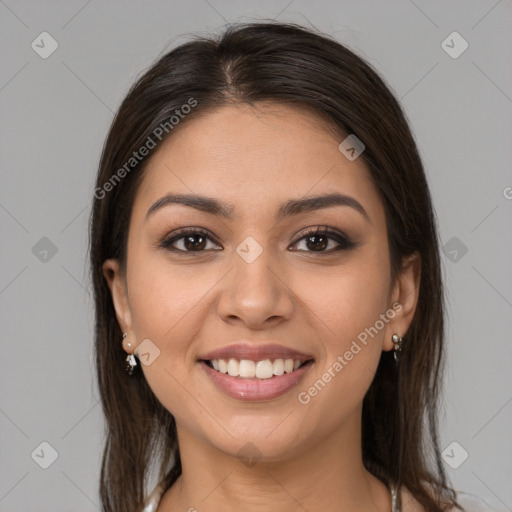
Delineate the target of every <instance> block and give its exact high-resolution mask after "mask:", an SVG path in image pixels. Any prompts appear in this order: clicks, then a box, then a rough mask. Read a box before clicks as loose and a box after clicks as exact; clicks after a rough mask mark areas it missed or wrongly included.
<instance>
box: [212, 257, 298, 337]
mask: <svg viewBox="0 0 512 512" xmlns="http://www.w3.org/2000/svg"><path fill="white" fill-rule="evenodd" d="M240 254H242V253H240ZM240 254H239V253H236V254H234V255H233V268H232V270H231V272H230V273H229V275H228V276H226V277H227V278H226V280H225V281H224V286H223V288H222V290H221V292H220V295H221V296H220V299H219V302H218V306H217V307H218V314H219V316H220V317H221V318H222V319H223V320H224V321H225V322H229V323H233V324H235V323H238V324H241V325H243V326H245V327H247V328H250V329H264V328H268V327H270V326H276V325H278V324H279V323H281V322H283V321H286V320H289V319H290V318H291V317H292V314H293V311H294V307H295V304H296V301H295V300H294V297H293V291H292V290H291V288H290V287H289V285H288V283H287V282H286V281H287V279H286V277H287V276H286V272H285V271H284V270H283V268H282V266H281V264H280V262H279V261H277V259H276V256H275V255H274V254H273V253H272V251H270V250H265V249H264V250H263V251H262V252H261V254H260V255H259V256H258V257H257V258H256V259H254V260H253V261H251V258H248V259H245V258H244V257H242V256H240Z"/></svg>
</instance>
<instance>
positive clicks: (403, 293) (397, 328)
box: [383, 251, 421, 351]
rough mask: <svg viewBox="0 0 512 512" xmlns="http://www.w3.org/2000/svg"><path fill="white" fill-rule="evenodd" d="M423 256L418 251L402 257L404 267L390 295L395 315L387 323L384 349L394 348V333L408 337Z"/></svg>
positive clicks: (418, 288) (415, 303)
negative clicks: (392, 339) (392, 338)
mask: <svg viewBox="0 0 512 512" xmlns="http://www.w3.org/2000/svg"><path fill="white" fill-rule="evenodd" d="M420 278H421V256H420V254H419V253H418V252H417V251H416V252H414V253H413V254H411V255H409V256H404V257H403V258H402V268H401V270H400V272H399V274H398V276H397V278H396V282H395V284H394V286H393V290H392V292H391V295H390V302H389V306H388V307H389V308H390V309H391V310H393V311H395V316H394V318H393V319H392V320H390V321H389V323H388V324H387V325H386V332H385V338H384V344H383V350H386V351H388V350H393V348H394V347H393V342H392V341H391V337H392V336H393V334H398V335H399V336H403V337H406V333H407V330H408V329H409V326H410V325H411V322H412V319H413V318H414V313H415V311H416V305H417V304H418V297H419V292H420Z"/></svg>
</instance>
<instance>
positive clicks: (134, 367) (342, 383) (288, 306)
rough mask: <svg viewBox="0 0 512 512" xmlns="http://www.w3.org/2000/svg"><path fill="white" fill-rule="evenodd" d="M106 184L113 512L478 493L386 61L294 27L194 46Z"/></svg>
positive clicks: (97, 267)
mask: <svg viewBox="0 0 512 512" xmlns="http://www.w3.org/2000/svg"><path fill="white" fill-rule="evenodd" d="M94 196H95V199H94V205H93V211H92V216H91V231H90V236H91V270H92V278H93V282H94V291H95V306H96V330H95V336H96V365H97V371H98V379H99V388H100V391H101V400H102V405H103V410H104V414H105V416H106V420H107V427H108V429H107V437H106V445H105V450H104V455H103V462H102V471H101V479H100V494H101V500H102V507H103V510H104V511H127V510H141V509H142V508H143V507H145V508H144V510H146V511H149V510H151V511H156V510H158V512H163V511H174V510H189V511H192V510H200V511H216V510H223V511H227V510H244V511H249V512H250V511H255V510H274V509H275V510H277V509H279V510H280V511H292V510H299V509H301V510H307V511H309V512H315V511H317V510H323V511H326V510H333V511H334V510H351V511H363V510H364V511H366V512H368V511H389V510H402V511H403V512H412V511H420V510H428V511H441V510H449V509H455V508H458V509H461V507H460V504H462V500H461V501H459V502H457V498H458V497H457V495H456V493H455V491H454V490H453V489H451V487H450V486H449V484H448V482H447V477H446V475H445V473H444V469H443V463H442V460H441V458H440V455H439V454H440V446H439V444H438V427H437V410H438V400H439V393H440V386H441V377H442V368H443V353H444V348H443V339H444V320H443V311H444V306H443V288H442V280H441V272H440V259H439V249H438V238H437V236H438V235H437V231H436V223H435V217H434V212H433V208H432V203H431V198H430V194H429V190H428V185H427V181H426V177H425V173H424V170H423V167H422V163H421V161H420V158H419V155H418V151H417V148H416V145H415V142H414V140H413V137H412V135H411V132H410V130H409V127H408V125H407V121H406V119H405V117H404V114H403V113H402V111H401V108H400V106H399V104H398V103H397V101H396V99H395V98H394V97H393V95H392V94H391V92H390V91H389V90H388V88H387V87H386V85H385V84H384V83H383V81H382V79H381V78H379V76H378V75H377V73H376V72H375V71H374V70H373V69H372V68H371V67H370V66H369V65H368V64H367V63H365V62H364V61H363V60H361V58H359V57H357V56H356V55H355V54H354V53H352V52H351V51H350V50H348V49H347V48H345V47H344V46H342V45H340V44H339V43H337V42H336V41H334V40H331V39H330V38H328V37H326V36H323V35H320V34H315V33H313V32H311V31H309V30H306V29H304V28H303V27H300V26H297V25H285V24H278V23H256V24H249V25H239V26H232V27H230V28H229V29H227V30H226V31H225V33H224V34H223V35H222V36H221V37H219V38H218V39H215V38H212V39H204V38H197V39H195V40H194V41H191V42H189V43H186V44H184V45H181V46H180V47H178V48H176V49H174V50H173V51H171V52H169V53H167V54H166V55H164V56H163V57H162V58H161V59H160V60H159V61H158V62H157V63H156V64H154V65H153V66H152V67H151V69H149V71H147V72H146V73H145V74H144V76H142V77H141V78H140V79H139V80H138V81H137V83H136V84H135V85H134V86H133V87H132V89H131V90H130V92H129V94H128V95H127V97H126V98H125V100H124V101H123V103H122V105H121V106H120V108H119V111H118V113H117V115H116V117H115V119H114V121H113V124H112V127H111V129H110V132H109V135H108V138H107V140H106V143H105V147H104V150H103V154H102V158H101V162H100V166H99V171H98V176H97V182H96V190H95V193H94ZM135 356H137V358H135ZM125 358H126V371H125V368H124V361H125ZM154 478H156V480H154ZM151 479H153V480H154V481H153V483H151ZM156 481H157V482H158V485H157V486H156V488H154V491H153V492H152V493H151V495H150V496H149V497H148V494H150V492H149V491H151V490H152V488H153V487H154V483H155V482H156ZM474 510H476V509H474Z"/></svg>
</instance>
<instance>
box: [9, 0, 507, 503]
mask: <svg viewBox="0 0 512 512" xmlns="http://www.w3.org/2000/svg"><path fill="white" fill-rule="evenodd" d="M511 15H512V3H511V2H510V0H501V1H496V0H485V1H483V0H482V1H467V0H464V1H462V0H460V1H452V2H445V1H429V2H427V1H420V0H415V1H412V0H395V1H392V2H381V1H378V0H375V1H364V2H361V1H355V0H354V1H341V2H340V1H338V2H334V1H327V0H323V1H319V0H316V1H314V2H306V1H301V0H295V1H290V0H281V1H276V0H274V1H269V0H266V1H259V2H256V1H232V2H228V1H227V0H208V1H206V0H192V1H188V2H186V3H185V2H165V1H153V2H147V3H144V2H142V1H131V2H120V1H116V2H113V1H111V2H100V1H99V0H92V1H89V2H87V1H86V0H75V1H66V2H64V1H51V2H36V1H14V0H5V1H0V42H1V45H0V47H1V49H0V52H1V58H2V60H1V62H2V65H1V69H0V102H1V109H2V110H1V111H2V115H1V121H0V125H1V146H0V158H1V170H2V186H1V189H0V225H1V230H2V243H1V246H0V251H1V252H0V255H1V260H0V261H1V266H0V308H1V309H0V312H1V313H0V314H1V318H0V321H1V327H2V331H1V344H2V350H1V358H2V359H1V362H2V365H1V367H2V369H1V371H0V383H1V395H0V429H1V433H2V437H1V456H0V461H1V462H0V510H2V511H6V512H7V511H8V512H14V511H24V512H32V511H34V512H35V511H37V512H43V511H50V510H51V511H52V512H58V511H66V510H73V511H94V510H97V509H98V503H99V499H98V493H97V488H98V475H99V460H100V454H101V448H102V431H103V424H102V417H101V413H100V406H99V403H98V391H97V388H96V383H95V382H94V371H93V364H92V332H93V310H92V300H91V295H90V287H89V283H88V282H87V274H86V265H87V262H86V259H85V254H86V248H87V220H88V215H89V212H90V202H91V197H92V192H93V183H94V175H95V172H96V166H97V164H98V160H99V155H100V150H101V147H102V144H103V140H104V137H105V135H106V132H107V129H108V127H109V125H110V122H111V120H112V117H113V112H114V111H115V109H116V108H117V107H118V105H119V103H120V101H121V100H122V98H123V96H124V95H125V93H126V92H127V90H128V88H129V86H130V85H131V84H132V82H133V81H134V79H135V78H136V77H137V76H138V75H139V74H140V72H141V71H143V70H144V69H145V68H146V67H147V66H148V65H149V64H150V63H151V62H153V60H154V59H155V58H156V57H157V56H158V55H160V54H161V53H162V52H164V51H165V50H167V49H170V48H171V47H173V46H175V45H177V44H179V43H181V42H183V41H185V40H186V39H187V33H189V32H195V33H207V32H210V31H214V30H218V29H219V28H221V27H222V26H223V25H224V24H225V23H226V22H234V21H249V20H256V19H260V18H262V17H266V18H275V19H277V20H280V21H293V22H297V23H301V24H304V25H306V26H308V25H309V24H312V25H314V26H315V27H317V28H319V29H320V30H322V31H324V32H326V33H329V34H333V35H335V36H336V38H337V39H338V40H339V41H340V42H342V43H345V44H347V45H348V46H350V47H351V48H352V49H353V50H354V51H356V53H358V54H359V55H361V56H363V57H364V58H366V59H367V60H368V61H369V62H370V63H372V64H373V65H374V66H375V67H376V68H377V69H378V70H379V71H380V73H381V74H382V75H383V76H384V77H385V78H386V80H387V82H388V83H389V85H390V86H391V87H392V89H393V90H394V92H395V93H396V95H397V96H398V97H399V98H401V100H402V103H403V105H404V108H405V111H406V113H407V115H408V117H409V119H410V122H411V125H412V128H413V131H414V133H415V137H416V139H417V141H418V144H419V148H420V152H421V156H422V158H423V159H424V163H425V166H426V169H427V172H428V177H429V180H430V184H431V188H432V194H433V198H434V202H435V208H436V210H437V214H438V217H439V223H440V231H441V237H442V241H443V244H448V246H447V250H446V254H444V255H443V265H444V272H445V275H446V282H447V287H448V289H449V300H450V302H449V309H448V313H449V315H450V319H449V329H448V356H449V361H448V375H447V379H446V394H445V411H446V412H445V414H444V416H443V418H442V431H441V434H442V436H441V437H442V449H443V450H444V449H445V448H447V447H449V445H450V444H451V443H452V442H457V443H458V445H452V446H451V447H449V449H448V451H447V452H446V453H445V456H446V461H447V463H446V468H447V471H448V473H449V475H450V477H451V478H452V482H453V484H454V486H455V488H456V489H458V490H464V491H468V492H471V493H473V494H476V495H479V496H481V497H483V498H485V499H486V500H487V501H488V502H489V503H490V504H492V505H493V506H495V507H496V508H497V509H499V510H512V487H511V486H510V482H511V476H512V467H511V465H512V456H511V454H512V439H511V436H510V432H511V431H512V429H511V424H512V403H511V402H512V385H511V384H512V376H511V371H510V362H511V355H512V343H511V337H510V332H511V329H512V314H511V313H512V267H511V264H510V260H511V254H512V229H511V222H510V221H511V217H512V200H511V198H512V188H507V187H512V173H511V172H510V169H511V167H510V166H511V162H512V149H511V148H512V144H511V140H512V139H511V134H512V116H511V115H510V114H511V112H512V76H511V75H512V73H511V66H510V63H511V62H512V33H511V31H510V27H511V19H512V16H511ZM43 31H47V32H49V33H50V34H51V35H52V37H53V38H54V39H55V40H56V41H57V42H58V45H59V46H58V49H57V50H56V51H55V52H54V53H53V54H52V55H51V56H50V57H48V58H47V59H43V58H41V57H40V56H39V55H38V54H37V53H36V52H35V51H34V50H33V49H32V47H31V43H32V41H34V40H36V42H37V41H40V39H36V38H37V37H38V36H39V34H40V33H41V32H43ZM453 31H457V32H459V33H460V34H461V36H462V37H463V38H464V39H465V40H466V41H467V42H468V44H469V47H468V49H467V50H466V51H465V52H464V53H462V54H461V55H460V56H459V57H458V58H452V57H451V56H450V55H448V53H446V51H445V50H444V49H443V47H442V46H441V43H442V41H443V40H445V38H446V37H447V36H448V35H449V34H451V33H452V32H453ZM448 41H449V42H448V43H447V44H449V45H450V46H454V48H455V50H457V49H458V48H460V44H459V42H456V41H455V42H453V43H452V42H451V41H450V39H449V40H448ZM45 48H47V49H48V48H49V46H48V44H45ZM43 237H46V238H48V239H49V240H51V242H52V243H53V244H54V245H55V247H56V249H57V252H56V254H54V255H53V254H52V252H51V249H50V251H49V252H48V253H44V250H45V249H48V247H49V246H50V245H51V244H49V242H48V240H43V241H40V240H41V239H42V238H43ZM453 237H455V238H454V239H453ZM36 244H39V245H36ZM34 246H35V249H34ZM464 247H466V248H467V253H465V254H464ZM43 441H46V442H47V443H49V444H50V445H51V446H52V447H53V449H54V450H56V451H57V452H58V458H57V459H56V460H55V461H54V462H53V464H51V465H50V466H49V467H48V469H42V467H40V464H44V463H45V462H46V463H48V462H51V449H50V448H48V447H45V446H43V447H40V443H41V442H43ZM34 450H35V452H34ZM41 450H42V451H41ZM462 450H465V451H467V452H468V454H469V457H468V459H467V460H466V461H464V462H463V463H462V464H460V462H461V460H462V459H463V455H464V452H463V451H462ZM32 453H34V455H33V457H31V454H32ZM36 461H37V463H36ZM448 461H449V462H450V463H451V464H452V465H456V464H460V465H459V467H458V468H457V469H453V468H452V467H451V466H450V465H449V464H448Z"/></svg>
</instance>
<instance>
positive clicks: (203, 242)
mask: <svg viewBox="0 0 512 512" xmlns="http://www.w3.org/2000/svg"><path fill="white" fill-rule="evenodd" d="M211 240H212V237H211V236H210V235H209V233H208V232H207V231H205V230H202V229H197V228H196V229H191V228H186V229H182V230H179V231H178V232H177V233H176V232H175V233H173V234H172V236H170V237H166V238H164V240H162V242H160V244H159V247H161V248H163V249H167V250H169V251H175V252H184V253H187V252H204V250H205V249H207V245H208V241H211ZM176 242H180V245H181V247H177V246H176Z"/></svg>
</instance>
